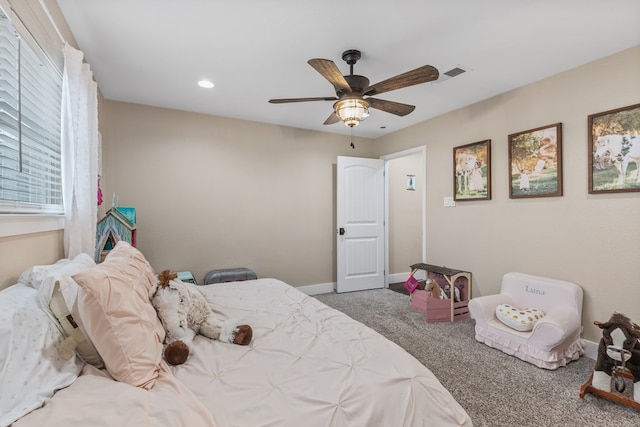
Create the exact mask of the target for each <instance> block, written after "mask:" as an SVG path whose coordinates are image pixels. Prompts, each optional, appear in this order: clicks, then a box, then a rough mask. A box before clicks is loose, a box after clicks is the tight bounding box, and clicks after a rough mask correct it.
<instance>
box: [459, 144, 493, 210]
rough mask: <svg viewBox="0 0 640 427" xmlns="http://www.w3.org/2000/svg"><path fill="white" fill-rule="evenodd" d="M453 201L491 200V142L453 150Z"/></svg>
mask: <svg viewBox="0 0 640 427" xmlns="http://www.w3.org/2000/svg"><path fill="white" fill-rule="evenodd" d="M453 200H460V201H463V200H491V140H490V139H487V140H485V141H479V142H474V143H472V144H467V145H461V146H460V147H454V149H453Z"/></svg>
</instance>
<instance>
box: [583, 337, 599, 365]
mask: <svg viewBox="0 0 640 427" xmlns="http://www.w3.org/2000/svg"><path fill="white" fill-rule="evenodd" d="M582 342H584V355H585V356H586V357H588V358H589V359H593V360H597V359H598V343H597V342H593V341H588V340H585V339H583V340H582Z"/></svg>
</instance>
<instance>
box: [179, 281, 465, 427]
mask: <svg viewBox="0 0 640 427" xmlns="http://www.w3.org/2000/svg"><path fill="white" fill-rule="evenodd" d="M202 289H203V290H204V292H205V294H206V296H207V299H208V301H209V302H210V304H211V306H212V307H213V308H214V310H215V311H216V312H217V313H218V314H219V315H220V316H221V317H222V318H234V319H237V320H240V321H242V322H243V323H248V324H250V325H252V327H253V328H254V338H253V341H252V343H251V345H249V346H248V347H241V346H236V345H229V344H223V343H220V342H213V343H212V342H211V341H209V340H207V339H206V338H202V337H200V338H197V339H196V342H195V349H194V351H193V353H192V356H191V358H190V359H189V361H188V363H186V364H184V365H181V366H178V367H173V368H172V369H173V372H174V374H175V375H176V377H177V378H178V379H180V380H181V381H182V382H184V383H185V384H188V386H189V388H190V389H191V390H192V391H193V392H194V393H195V394H196V395H197V396H198V398H199V399H200V400H201V401H202V402H203V403H204V404H205V406H206V407H207V409H209V411H210V412H211V413H212V414H213V416H214V418H215V419H216V421H217V425H218V426H225V427H226V426H238V427H246V426H278V427H285V426H290V427H299V426H319V427H325V426H363V427H364V426H385V427H386V426H393V427H396V426H438V427H443V426H470V425H471V421H470V419H469V417H468V415H467V414H466V412H465V411H464V410H463V408H462V407H461V406H460V405H459V404H458V403H457V402H456V401H455V400H454V399H453V397H452V396H451V394H450V393H449V392H448V391H447V390H445V389H444V388H443V387H442V385H441V384H440V382H439V381H438V380H437V379H436V378H435V376H434V375H433V374H432V373H431V372H430V371H429V370H428V369H427V368H426V367H425V366H424V365H422V364H420V362H418V361H417V360H416V359H415V358H414V357H413V356H411V355H410V354H408V353H407V352H406V351H405V350H403V349H402V348H400V347H399V346H397V345H396V344H394V343H392V342H391V341H389V340H387V339H386V338H384V337H383V336H382V335H380V334H378V333H377V332H375V331H373V330H372V329H370V328H368V327H366V326H364V325H362V324H361V323H359V322H356V321H355V320H353V319H351V318H349V317H348V316H346V315H344V314H342V313H340V312H338V311H336V310H334V309H332V308H329V307H327V306H326V305H324V304H322V303H321V302H319V301H318V300H316V299H315V298H313V297H309V296H307V295H305V294H303V293H302V292H300V291H298V290H297V289H295V288H293V287H291V286H289V285H287V284H285V283H283V282H281V281H279V280H274V279H258V280H255V281H247V282H234V283H225V284H216V285H208V286H204V287H202Z"/></svg>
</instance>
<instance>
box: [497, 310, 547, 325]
mask: <svg viewBox="0 0 640 427" xmlns="http://www.w3.org/2000/svg"><path fill="white" fill-rule="evenodd" d="M496 317H497V318H498V320H500V321H501V322H502V323H504V324H505V325H507V326H509V327H510V328H513V329H515V330H516V331H520V332H529V331H530V330H532V329H533V325H534V324H535V323H536V322H537V321H538V320H539V319H542V317H544V313H543V312H542V311H541V310H538V309H537V308H525V309H522V310H521V309H519V308H516V307H513V306H512V305H509V304H500V305H499V306H497V307H496Z"/></svg>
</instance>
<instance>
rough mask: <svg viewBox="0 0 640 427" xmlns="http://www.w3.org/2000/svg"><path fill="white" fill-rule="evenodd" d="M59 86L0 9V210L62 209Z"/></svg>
mask: <svg viewBox="0 0 640 427" xmlns="http://www.w3.org/2000/svg"><path fill="white" fill-rule="evenodd" d="M34 47H35V48H34ZM61 91H62V75H61V73H60V71H59V70H58V69H57V68H56V67H54V66H53V65H52V64H51V62H50V61H49V60H47V58H46V57H45V56H44V53H42V50H40V49H38V48H37V46H35V44H31V43H27V41H26V40H25V38H23V37H21V35H20V34H19V33H18V31H17V30H16V29H15V27H14V26H13V25H12V23H11V22H10V20H9V19H8V17H7V16H6V15H5V14H4V13H3V12H2V9H0V214H2V213H4V214H6V213H41V214H62V213H63V205H62V176H61V161H60V151H61V144H60V117H61V112H60V108H61V107H60V105H61Z"/></svg>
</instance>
